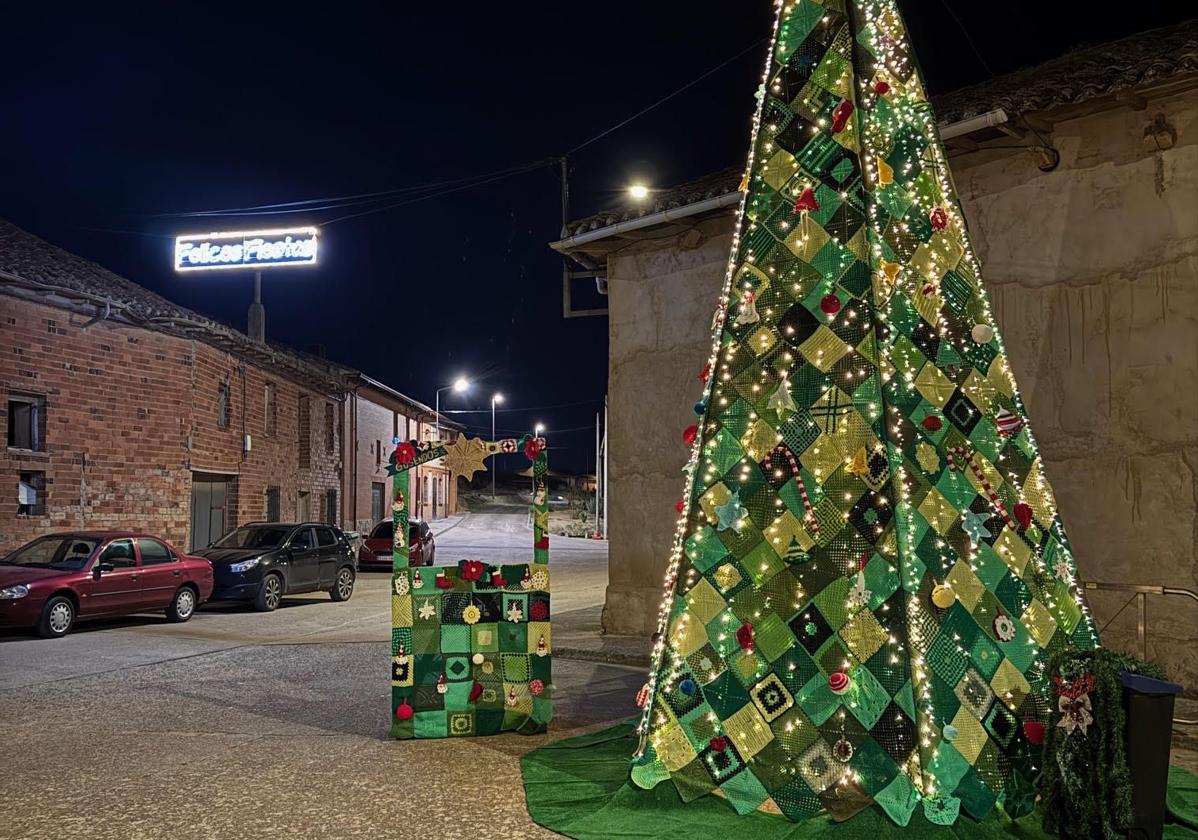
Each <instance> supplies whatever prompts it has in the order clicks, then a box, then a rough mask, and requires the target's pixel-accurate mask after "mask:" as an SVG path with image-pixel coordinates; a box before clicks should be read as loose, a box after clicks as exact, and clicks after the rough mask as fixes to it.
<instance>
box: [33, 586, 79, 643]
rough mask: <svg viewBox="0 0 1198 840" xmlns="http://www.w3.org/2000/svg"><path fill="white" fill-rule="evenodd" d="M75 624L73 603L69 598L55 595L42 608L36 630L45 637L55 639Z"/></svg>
mask: <svg viewBox="0 0 1198 840" xmlns="http://www.w3.org/2000/svg"><path fill="white" fill-rule="evenodd" d="M74 626H75V604H74V603H73V602H72V601H71V599H70V598H66V597H64V596H62V595H55V596H54V597H53V598H51V599H50V600H49V601H47V602H46V606H45V607H43V608H42V617H41V620H40V621H38V623H37V632H38V633H39V634H41V635H42V636H45V637H46V638H47V639H57V638H59V637H61V636H65V635H66V634H67V633H70V632H71V628H72V627H74Z"/></svg>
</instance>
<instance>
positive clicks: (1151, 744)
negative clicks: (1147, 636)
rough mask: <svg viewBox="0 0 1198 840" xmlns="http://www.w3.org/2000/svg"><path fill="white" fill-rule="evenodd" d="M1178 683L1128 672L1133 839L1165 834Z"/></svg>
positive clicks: (1126, 705) (1125, 685)
mask: <svg viewBox="0 0 1198 840" xmlns="http://www.w3.org/2000/svg"><path fill="white" fill-rule="evenodd" d="M1181 691H1182V688H1181V686H1180V685H1176V684H1175V683H1170V682H1164V681H1163V680H1154V679H1153V678H1152V677H1145V676H1142V675H1140V674H1132V673H1128V672H1124V674H1123V707H1124V709H1125V710H1126V712H1127V732H1126V741H1127V768H1128V770H1130V771H1131V805H1132V810H1133V812H1134V813H1135V819H1134V821H1133V822H1132V825H1131V829H1130V830H1129V831H1128V833H1127V836H1128V838H1129V840H1146V838H1147V840H1159V838H1160V837H1161V836H1162V835H1163V834H1164V831H1165V794H1166V792H1167V791H1168V787H1169V742H1170V739H1171V737H1172V735H1173V700H1174V698H1175V697H1176V696H1177V695H1178V694H1180V693H1181Z"/></svg>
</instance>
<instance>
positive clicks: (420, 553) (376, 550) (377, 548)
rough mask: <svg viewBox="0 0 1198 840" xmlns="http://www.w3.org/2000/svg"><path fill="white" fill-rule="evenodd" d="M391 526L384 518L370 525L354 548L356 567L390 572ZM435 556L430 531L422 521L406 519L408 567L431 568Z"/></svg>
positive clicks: (391, 552) (392, 526)
mask: <svg viewBox="0 0 1198 840" xmlns="http://www.w3.org/2000/svg"><path fill="white" fill-rule="evenodd" d="M394 543H395V526H394V525H393V524H392V522H391V520H390V519H384V520H383V521H382V522H380V523H379V524H377V525H375V526H374V530H373V531H371V532H370V536H369V537H367V538H366V539H365V540H364V541H363V542H362V547H361V548H360V549H358V567H359V568H362V569H385V570H386V571H391V568H392V566H394V557H395V544H394ZM436 553H437V544H436V542H435V541H434V540H433V531H432V529H431V528H429V527H428V523H427V522H425V521H424V520H423V519H411V520H408V565H409V566H431V565H433V558H434V557H435V556H436Z"/></svg>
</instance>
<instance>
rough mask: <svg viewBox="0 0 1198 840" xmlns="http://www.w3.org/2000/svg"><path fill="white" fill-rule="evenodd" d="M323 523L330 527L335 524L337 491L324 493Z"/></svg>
mask: <svg viewBox="0 0 1198 840" xmlns="http://www.w3.org/2000/svg"><path fill="white" fill-rule="evenodd" d="M324 521H325V522H327V523H329V524H330V525H336V524H337V491H336V490H326V491H324Z"/></svg>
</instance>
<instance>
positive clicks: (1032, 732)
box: [1023, 720, 1044, 747]
mask: <svg viewBox="0 0 1198 840" xmlns="http://www.w3.org/2000/svg"><path fill="white" fill-rule="evenodd" d="M1023 734H1024V737H1026V738H1027V740H1028V742H1029V743H1030V744H1031V745H1032V746H1034V747H1038V746H1040V745H1041V744H1043V743H1044V724H1042V723H1040V721H1038V720H1029V721H1026V722H1025V723H1024V724H1023Z"/></svg>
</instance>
